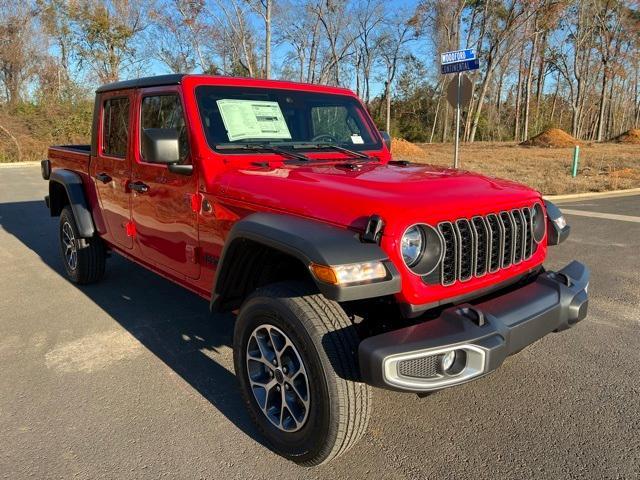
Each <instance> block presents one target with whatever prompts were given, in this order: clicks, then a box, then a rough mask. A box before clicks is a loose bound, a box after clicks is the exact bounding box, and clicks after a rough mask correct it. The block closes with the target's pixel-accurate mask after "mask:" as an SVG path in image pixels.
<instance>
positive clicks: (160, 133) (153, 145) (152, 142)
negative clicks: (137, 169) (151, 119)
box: [142, 128, 180, 165]
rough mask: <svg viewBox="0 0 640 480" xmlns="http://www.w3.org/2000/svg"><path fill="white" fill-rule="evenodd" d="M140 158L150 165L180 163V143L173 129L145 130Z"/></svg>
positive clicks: (176, 132)
mask: <svg viewBox="0 0 640 480" xmlns="http://www.w3.org/2000/svg"><path fill="white" fill-rule="evenodd" d="M142 156H143V157H144V159H145V161H147V162H150V163H162V164H165V165H170V164H172V163H178V162H179V161H180V142H179V137H178V131H177V130H176V129H175V128H145V129H144V130H143V131H142Z"/></svg>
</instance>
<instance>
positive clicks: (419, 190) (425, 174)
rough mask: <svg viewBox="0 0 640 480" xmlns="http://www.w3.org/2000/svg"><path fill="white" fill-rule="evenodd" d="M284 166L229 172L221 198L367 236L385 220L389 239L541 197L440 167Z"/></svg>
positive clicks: (520, 187)
mask: <svg viewBox="0 0 640 480" xmlns="http://www.w3.org/2000/svg"><path fill="white" fill-rule="evenodd" d="M346 167H347V165H346V164H345V163H330V164H310V165H302V166H299V165H287V164H284V165H280V166H278V167H274V168H271V167H269V168H249V169H240V170H235V169H234V170H229V171H227V172H226V173H224V174H222V178H221V179H220V180H221V184H222V196H223V197H230V198H232V199H234V200H239V201H242V202H246V203H248V204H254V205H255V206H256V209H258V210H262V209H270V210H276V211H282V212H287V213H293V214H297V215H301V216H305V217H310V218H317V219H322V220H324V221H326V222H329V223H333V224H337V225H343V226H349V227H352V228H356V229H362V228H364V226H365V224H366V221H367V219H368V217H369V216H370V215H373V214H377V215H380V216H381V217H382V218H383V219H384V220H385V223H386V224H387V229H386V231H385V233H386V234H389V233H392V231H394V230H397V229H404V228H406V227H407V226H408V225H410V224H413V223H419V222H425V223H431V224H434V223H437V222H439V221H442V220H453V219H456V218H460V217H471V216H473V215H478V214H486V213H490V212H496V211H499V210H500V209H502V208H506V207H508V208H515V207H520V206H525V205H530V204H531V203H533V202H534V201H535V200H537V199H539V198H540V194H539V193H538V192H536V191H535V190H532V189H531V188H529V187H526V186H524V185H521V184H518V183H515V182H511V181H508V180H500V179H496V178H491V177H488V176H484V175H480V174H476V173H471V172H467V171H464V170H454V169H449V168H442V167H436V166H432V165H408V166H400V165H394V164H380V163H375V164H374V163H371V164H369V163H365V164H362V165H361V167H360V168H358V169H356V170H351V169H349V168H346Z"/></svg>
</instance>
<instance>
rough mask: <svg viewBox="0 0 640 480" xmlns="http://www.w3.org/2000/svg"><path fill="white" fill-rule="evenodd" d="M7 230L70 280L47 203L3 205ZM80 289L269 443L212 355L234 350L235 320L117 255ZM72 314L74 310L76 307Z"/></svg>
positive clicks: (0, 212)
mask: <svg viewBox="0 0 640 480" xmlns="http://www.w3.org/2000/svg"><path fill="white" fill-rule="evenodd" d="M0 226H2V228H3V229H4V230H5V231H6V232H8V233H10V234H11V235H13V236H15V237H16V238H17V239H18V240H20V241H21V242H22V243H23V244H24V245H26V246H27V247H28V248H29V249H31V250H32V251H33V252H35V253H36V254H37V255H38V256H39V257H40V258H41V259H42V261H43V262H44V263H45V264H46V265H47V266H49V267H50V268H51V269H52V270H54V271H55V272H57V273H58V274H59V275H61V276H63V277H64V268H63V265H62V259H61V257H60V253H59V250H58V234H57V228H58V218H51V217H49V215H48V212H47V210H46V207H45V206H44V204H43V202H42V201H28V202H15V203H0ZM68 285H69V288H77V289H79V290H80V291H82V292H83V293H84V294H85V295H86V296H87V297H88V298H90V299H91V300H92V301H93V302H95V303H96V305H98V306H99V307H100V308H102V309H103V310H104V311H105V312H106V313H108V314H109V315H110V316H111V317H112V318H113V319H115V320H116V321H117V322H118V323H119V324H120V325H122V327H124V328H125V329H126V330H127V331H128V332H129V333H131V334H132V335H133V336H134V337H135V338H136V339H138V341H140V342H141V343H142V345H144V346H145V347H146V348H147V349H149V350H150V351H151V352H152V353H153V354H155V355H156V356H157V357H158V358H159V359H160V360H162V361H163V362H164V363H165V364H166V365H167V366H169V367H170V368H171V369H172V370H173V371H174V372H176V373H177V374H178V375H180V376H181V377H182V378H183V379H184V380H185V381H186V382H188V383H189V384H190V385H191V386H192V387H193V388H194V389H195V390H197V391H198V392H199V393H200V394H201V395H202V396H203V397H204V398H206V399H207V400H208V401H209V402H210V403H211V404H212V405H213V406H214V407H215V408H217V409H218V410H219V411H220V412H221V413H222V414H223V415H224V416H225V417H227V418H228V419H229V420H230V421H231V422H233V423H234V424H235V425H236V426H237V427H238V428H240V429H241V430H242V431H243V432H244V433H245V434H247V435H248V436H250V437H251V438H253V439H254V440H256V441H258V442H260V443H262V444H263V445H264V443H263V442H262V440H261V438H260V436H259V434H258V432H257V430H256V429H255V428H254V426H253V424H252V423H251V421H250V419H249V416H248V415H247V413H246V411H245V408H244V405H243V401H242V398H241V396H240V392H239V389H238V386H237V382H236V378H235V376H234V375H233V374H232V373H230V372H229V371H228V370H227V369H226V368H225V367H223V366H222V365H220V364H219V363H217V362H216V361H215V360H213V359H212V358H211V357H210V355H211V354H212V353H214V352H216V351H218V349H219V348H220V347H223V346H230V345H231V341H232V332H233V321H234V317H233V315H231V314H228V315H216V316H212V315H211V314H210V313H209V308H208V307H209V306H208V304H207V302H206V301H205V300H203V299H202V298H200V297H199V296H197V295H195V294H193V293H191V292H189V291H188V290H186V289H184V288H182V287H180V286H178V285H175V284H173V283H172V282H170V281H168V280H165V279H163V278H162V277H160V276H159V275H156V274H154V273H152V272H150V271H148V270H146V269H144V268H143V267H140V266H138V265H136V264H135V263H133V262H130V261H128V260H125V259H123V258H122V257H120V256H119V255H117V254H113V255H112V256H111V258H109V259H108V261H107V274H106V276H105V278H104V280H103V281H102V282H100V283H98V284H95V285H86V286H77V285H74V284H72V283H69V284H68ZM70 307H71V308H72V306H70Z"/></svg>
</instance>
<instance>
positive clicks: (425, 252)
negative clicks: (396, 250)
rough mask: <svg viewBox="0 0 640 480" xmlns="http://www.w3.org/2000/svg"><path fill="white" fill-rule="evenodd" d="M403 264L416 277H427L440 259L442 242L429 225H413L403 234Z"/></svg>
mask: <svg viewBox="0 0 640 480" xmlns="http://www.w3.org/2000/svg"><path fill="white" fill-rule="evenodd" d="M401 249H402V258H403V260H404V263H405V264H406V265H407V267H409V269H410V270H411V271H412V272H413V273H415V274H416V275H429V274H430V273H431V272H433V270H435V268H436V267H437V266H438V264H439V263H440V260H441V259H442V240H441V239H440V234H439V233H438V231H437V230H436V229H435V228H433V227H432V226H430V225H426V224H419V225H413V226H411V227H409V228H407V230H406V231H405V232H404V235H403V236H402V242H401Z"/></svg>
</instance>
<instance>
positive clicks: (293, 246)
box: [211, 213, 401, 309]
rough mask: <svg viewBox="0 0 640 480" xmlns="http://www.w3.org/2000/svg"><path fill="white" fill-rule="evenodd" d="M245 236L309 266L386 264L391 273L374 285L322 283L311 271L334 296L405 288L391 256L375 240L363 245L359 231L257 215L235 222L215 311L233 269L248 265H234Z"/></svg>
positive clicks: (219, 279) (354, 297) (326, 293)
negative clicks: (365, 263) (236, 251)
mask: <svg viewBox="0 0 640 480" xmlns="http://www.w3.org/2000/svg"><path fill="white" fill-rule="evenodd" d="M243 239H245V240H251V241H253V242H257V243H260V244H263V245H265V246H267V247H270V248H273V249H275V250H278V251H280V252H282V253H284V254H288V255H290V256H292V257H294V258H296V259H298V260H300V261H301V262H302V263H303V264H304V265H305V267H307V268H308V267H309V265H310V264H311V263H317V264H320V265H343V264H349V263H361V262H370V261H382V262H383V263H384V265H385V267H386V268H387V271H388V276H387V278H385V279H384V280H381V281H378V282H373V283H369V284H356V285H346V286H338V285H332V284H329V283H325V282H322V281H320V280H318V279H316V278H315V277H313V275H311V276H312V277H313V280H314V281H315V283H316V285H317V287H318V289H319V290H320V292H321V293H322V294H323V295H324V296H325V297H326V298H328V299H330V300H335V301H338V302H345V301H352V300H360V299H365V298H373V297H381V296H385V295H392V294H394V293H397V292H399V291H400V290H401V280H400V274H399V272H398V270H397V269H396V267H395V265H394V264H393V263H392V262H391V261H390V260H389V257H388V255H387V254H386V253H385V252H384V251H383V250H382V248H380V246H379V245H377V244H375V243H363V242H362V241H361V240H360V236H359V234H358V233H357V232H354V231H352V230H348V229H345V228H339V227H335V226H332V225H329V224H326V223H322V222H319V221H314V220H310V219H305V218H301V217H296V216H292V215H285V214H276V213H254V214H251V215H249V216H247V217H245V218H243V219H242V220H239V221H238V222H236V224H235V225H234V226H233V227H232V229H231V231H230V232H229V235H228V236H227V239H226V242H225V246H224V248H223V250H222V254H221V256H220V261H219V262H218V270H217V273H216V277H215V280H214V284H213V292H212V298H211V307H212V309H216V306H217V305H218V304H219V302H220V301H221V297H222V296H224V285H225V282H226V280H227V278H228V276H229V272H230V271H231V269H237V268H246V267H249V266H247V265H232V264H233V257H234V256H235V255H234V249H236V248H242V243H243V242H242V240H243Z"/></svg>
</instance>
